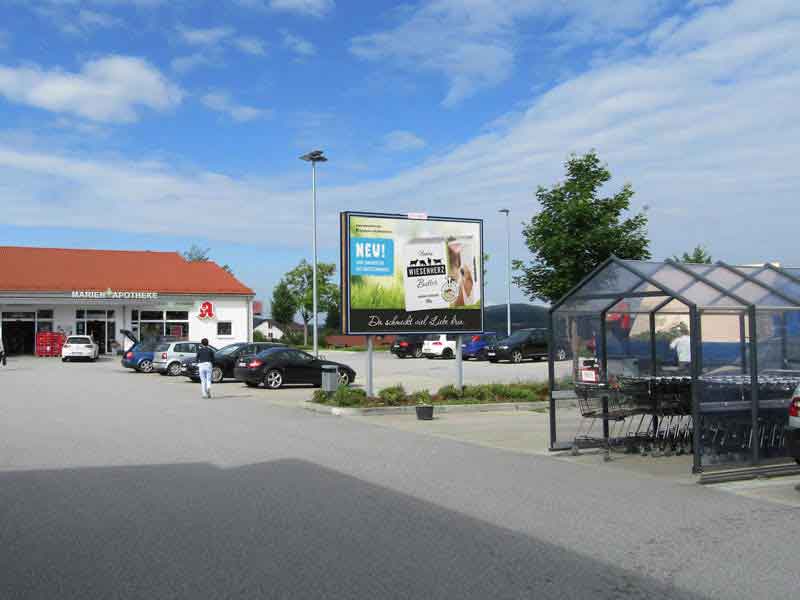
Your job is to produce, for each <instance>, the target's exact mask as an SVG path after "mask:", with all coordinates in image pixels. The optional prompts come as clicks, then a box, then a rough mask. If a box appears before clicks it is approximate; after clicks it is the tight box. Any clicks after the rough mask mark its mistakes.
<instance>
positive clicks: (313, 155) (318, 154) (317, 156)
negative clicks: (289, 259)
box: [300, 150, 328, 358]
mask: <svg viewBox="0 0 800 600" xmlns="http://www.w3.org/2000/svg"><path fill="white" fill-rule="evenodd" d="M300 160H304V161H306V162H310V163H311V198H312V205H311V218H312V219H313V221H314V236H313V254H314V257H313V261H312V275H311V279H312V282H311V286H312V287H311V289H312V295H313V298H314V299H313V304H314V308H313V310H314V357H315V358H319V342H318V337H317V330H318V327H317V163H318V162H328V159H327V158H325V157H324V156H323V154H322V150H314V151H312V152H309V153H308V154H304V155H303V156H301V157H300Z"/></svg>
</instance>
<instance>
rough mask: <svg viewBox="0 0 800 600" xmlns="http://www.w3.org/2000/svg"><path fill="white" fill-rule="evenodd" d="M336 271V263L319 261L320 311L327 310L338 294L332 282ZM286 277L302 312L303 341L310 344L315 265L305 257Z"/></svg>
mask: <svg viewBox="0 0 800 600" xmlns="http://www.w3.org/2000/svg"><path fill="white" fill-rule="evenodd" d="M334 273H336V265H335V264H333V263H317V309H318V310H319V311H320V312H327V311H328V309H329V307H330V305H331V302H332V301H334V298H335V297H336V295H337V287H336V284H334V283H331V282H330V278H331V277H333V275H334ZM284 279H285V280H286V285H287V286H288V287H289V291H290V292H291V294H292V297H293V298H294V302H295V306H297V310H298V311H299V312H300V318H301V319H302V321H303V342H304V345H308V324H309V323H310V322H311V321H312V320H313V318H314V300H313V298H314V296H313V282H314V273H313V267H312V265H311V264H310V263H308V262H307V261H306V260H305V259H304V260H302V261H300V264H299V265H297V266H296V267H295V268H294V269H292V270H291V271H289V272H288V273H286V275H285V277H284Z"/></svg>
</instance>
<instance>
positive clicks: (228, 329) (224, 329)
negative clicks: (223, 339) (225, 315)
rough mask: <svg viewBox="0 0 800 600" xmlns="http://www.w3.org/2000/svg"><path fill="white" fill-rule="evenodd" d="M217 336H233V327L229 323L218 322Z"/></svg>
mask: <svg viewBox="0 0 800 600" xmlns="http://www.w3.org/2000/svg"><path fill="white" fill-rule="evenodd" d="M217 335H233V325H232V324H231V322H230V321H219V322H218V323H217Z"/></svg>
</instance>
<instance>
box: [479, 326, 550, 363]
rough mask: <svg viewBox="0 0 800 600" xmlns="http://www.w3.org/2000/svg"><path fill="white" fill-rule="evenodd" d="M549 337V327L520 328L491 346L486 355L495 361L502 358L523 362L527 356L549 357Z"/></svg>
mask: <svg viewBox="0 0 800 600" xmlns="http://www.w3.org/2000/svg"><path fill="white" fill-rule="evenodd" d="M547 337H548V332H547V329H520V330H519V331H517V332H515V333H512V334H511V337H507V338H505V339H502V340H499V341H498V342H497V343H496V344H494V345H492V346H490V347H489V349H488V351H487V353H486V357H487V358H488V359H489V360H490V361H491V362H493V363H496V362H498V361H500V360H508V361H510V362H512V363H521V362H522V361H523V360H525V359H526V358H532V359H541V358H547V352H548V351H547V346H548V344H547Z"/></svg>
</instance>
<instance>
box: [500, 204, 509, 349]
mask: <svg viewBox="0 0 800 600" xmlns="http://www.w3.org/2000/svg"><path fill="white" fill-rule="evenodd" d="M498 212H501V213H505V215H506V263H507V264H506V328H507V329H508V334H507V335H508V337H511V217H510V216H509V213H510V212H511V211H510V210H509V209H507V208H501V209H500V210H499V211H498Z"/></svg>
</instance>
